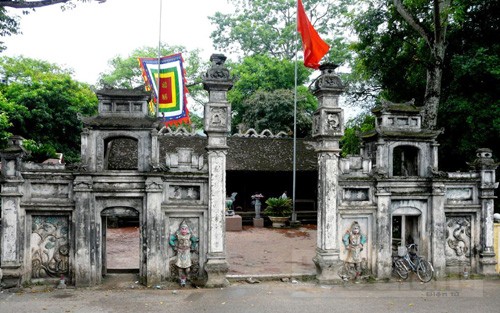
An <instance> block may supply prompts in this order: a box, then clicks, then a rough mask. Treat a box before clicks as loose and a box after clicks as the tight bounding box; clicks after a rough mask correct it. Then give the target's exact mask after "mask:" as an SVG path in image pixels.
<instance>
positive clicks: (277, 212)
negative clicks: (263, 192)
mask: <svg viewBox="0 0 500 313" xmlns="http://www.w3.org/2000/svg"><path fill="white" fill-rule="evenodd" d="M266 204H267V207H266V209H265V210H264V212H263V213H264V214H265V215H266V216H267V217H269V219H270V220H271V222H273V227H283V226H285V223H286V222H287V221H288V219H289V218H290V214H292V200H291V199H288V198H269V199H267V200H266Z"/></svg>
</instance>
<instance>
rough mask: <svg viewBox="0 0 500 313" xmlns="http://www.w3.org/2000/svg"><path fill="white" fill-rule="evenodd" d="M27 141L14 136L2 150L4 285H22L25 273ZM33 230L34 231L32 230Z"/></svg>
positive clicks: (1, 253)
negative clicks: (24, 164)
mask: <svg viewBox="0 0 500 313" xmlns="http://www.w3.org/2000/svg"><path fill="white" fill-rule="evenodd" d="M22 141H23V138H22V137H20V136H12V137H11V138H10V139H9V143H8V146H7V148H6V149H4V150H2V151H0V156H1V158H2V175H1V178H0V180H2V179H3V182H2V184H1V186H0V187H1V188H0V190H1V193H0V201H1V210H2V212H1V213H2V214H1V217H2V219H1V225H0V242H1V246H0V260H1V263H0V284H1V283H3V284H4V285H5V286H18V285H19V284H20V282H21V281H20V279H21V276H22V275H23V270H22V265H23V264H22V257H23V253H22V249H23V247H24V236H23V235H24V232H25V226H24V220H25V217H26V213H25V211H24V210H22V209H21V197H22V196H23V194H22V186H23V183H24V179H23V177H22V176H21V163H22V158H23V157H24V156H25V155H26V150H25V149H24V148H23V146H22ZM30 229H31V228H30ZM2 276H3V278H2Z"/></svg>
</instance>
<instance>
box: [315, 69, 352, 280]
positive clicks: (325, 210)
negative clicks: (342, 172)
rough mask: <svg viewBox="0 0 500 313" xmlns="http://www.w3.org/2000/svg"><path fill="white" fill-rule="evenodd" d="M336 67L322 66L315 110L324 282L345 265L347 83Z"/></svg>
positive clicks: (318, 253) (318, 263)
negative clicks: (342, 161)
mask: <svg viewBox="0 0 500 313" xmlns="http://www.w3.org/2000/svg"><path fill="white" fill-rule="evenodd" d="M336 67H337V66H336V65H334V64H323V65H321V66H320V70H321V75H320V76H319V77H318V79H317V80H316V83H315V90H314V94H315V96H316V97H317V98H318V102H319V103H318V109H317V110H316V112H314V118H313V132H312V134H313V138H314V139H315V140H316V152H317V153H318V228H317V236H318V237H317V244H316V256H315V257H314V263H315V264H316V270H317V274H316V276H317V279H318V280H319V282H320V283H332V282H333V281H334V280H338V279H340V277H339V276H338V274H337V272H338V267H339V265H340V264H341V261H340V256H339V254H340V238H339V236H338V217H339V215H338V201H337V195H338V175H339V157H340V148H339V141H340V138H341V137H342V135H343V134H344V117H343V110H342V109H341V108H340V107H339V105H338V100H339V95H340V94H341V93H342V92H343V90H344V85H343V83H342V81H341V80H340V78H339V77H338V76H337V75H335V72H334V70H335V68H336Z"/></svg>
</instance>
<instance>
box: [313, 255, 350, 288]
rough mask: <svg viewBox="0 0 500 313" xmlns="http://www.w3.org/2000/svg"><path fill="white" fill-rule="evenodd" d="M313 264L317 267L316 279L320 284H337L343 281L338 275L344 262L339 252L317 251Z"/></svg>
mask: <svg viewBox="0 0 500 313" xmlns="http://www.w3.org/2000/svg"><path fill="white" fill-rule="evenodd" d="M313 262H314V264H315V265H316V279H317V280H318V282H319V283H320V284H323V285H328V284H335V283H338V282H340V281H341V280H342V279H341V277H340V276H339V274H338V273H339V270H340V268H341V266H342V264H343V262H342V261H341V260H340V258H339V253H338V252H337V253H335V252H324V251H317V252H316V256H315V257H314V258H313Z"/></svg>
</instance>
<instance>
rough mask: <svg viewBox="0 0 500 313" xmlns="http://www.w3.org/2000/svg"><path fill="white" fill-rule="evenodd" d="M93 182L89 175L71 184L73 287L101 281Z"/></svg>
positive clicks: (79, 176)
mask: <svg viewBox="0 0 500 313" xmlns="http://www.w3.org/2000/svg"><path fill="white" fill-rule="evenodd" d="M92 193H93V181H92V176H90V175H85V174H82V175H78V176H76V177H75V180H74V182H73V197H74V200H75V211H74V215H73V217H74V227H75V230H74V234H75V266H74V268H75V270H74V283H75V286H77V287H80V286H93V285H96V284H98V283H99V282H100V281H101V273H98V270H97V260H96V257H97V254H96V253H97V251H98V249H97V246H96V245H97V243H98V242H100V237H99V236H98V235H97V233H96V231H97V230H96V227H95V218H96V217H95V216H96V212H95V205H94V201H93V195H92Z"/></svg>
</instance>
